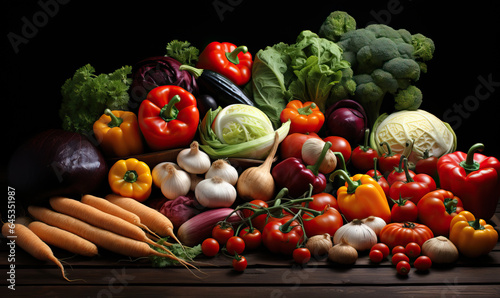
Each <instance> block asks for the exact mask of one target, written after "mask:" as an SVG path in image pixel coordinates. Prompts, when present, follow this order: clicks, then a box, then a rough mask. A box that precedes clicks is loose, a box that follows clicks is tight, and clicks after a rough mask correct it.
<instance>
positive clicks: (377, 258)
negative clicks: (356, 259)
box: [369, 249, 384, 263]
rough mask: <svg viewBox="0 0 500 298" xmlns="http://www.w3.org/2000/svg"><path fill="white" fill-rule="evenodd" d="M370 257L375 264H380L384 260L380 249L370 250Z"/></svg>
mask: <svg viewBox="0 0 500 298" xmlns="http://www.w3.org/2000/svg"><path fill="white" fill-rule="evenodd" d="M369 257H370V261H372V262H373V263H380V262H382V260H383V259H384V254H383V253H382V252H381V251H380V250H378V249H372V250H370V254H369Z"/></svg>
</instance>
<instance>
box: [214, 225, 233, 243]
mask: <svg viewBox="0 0 500 298" xmlns="http://www.w3.org/2000/svg"><path fill="white" fill-rule="evenodd" d="M233 236H234V230H233V228H232V227H231V226H230V225H227V226H223V225H221V224H218V225H216V226H215V227H214V228H213V229H212V237H213V238H214V239H215V240H217V242H219V244H220V245H226V242H227V240H228V239H229V238H231V237H233Z"/></svg>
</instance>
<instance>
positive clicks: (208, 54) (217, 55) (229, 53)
mask: <svg viewBox="0 0 500 298" xmlns="http://www.w3.org/2000/svg"><path fill="white" fill-rule="evenodd" d="M252 65H253V61H252V54H250V52H248V48H247V47H246V46H239V47H236V45H234V44H232V43H229V42H216V41H214V42H211V43H209V44H208V45H207V46H206V47H205V49H204V50H203V51H202V52H201V54H200V56H199V57H198V63H197V64H196V68H202V69H209V70H212V71H215V72H217V73H220V74H221V75H223V76H225V77H227V78H228V79H230V80H231V81H232V82H233V83H235V84H236V85H238V86H242V85H245V84H246V83H248V81H250V76H251V74H252Z"/></svg>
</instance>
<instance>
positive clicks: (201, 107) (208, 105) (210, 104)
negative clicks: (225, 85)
mask: <svg viewBox="0 0 500 298" xmlns="http://www.w3.org/2000/svg"><path fill="white" fill-rule="evenodd" d="M196 103H197V104H198V111H200V118H201V119H203V117H204V116H205V114H206V113H207V112H208V111H209V110H210V109H212V110H213V111H215V110H216V109H217V108H218V107H219V104H218V103H217V101H216V100H215V98H213V97H212V96H211V95H208V94H202V95H200V96H198V97H197V98H196Z"/></svg>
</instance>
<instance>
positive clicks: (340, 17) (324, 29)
mask: <svg viewBox="0 0 500 298" xmlns="http://www.w3.org/2000/svg"><path fill="white" fill-rule="evenodd" d="M355 29H356V20H355V19H354V18H353V17H351V16H350V15H349V14H348V13H347V12H345V11H334V12H332V13H330V15H329V16H328V17H327V18H326V19H325V21H324V22H323V24H322V25H321V27H320V28H319V32H318V34H319V36H320V37H324V38H326V39H329V40H331V41H334V42H337V41H338V40H339V38H340V36H342V34H344V33H346V32H349V31H352V30H355Z"/></svg>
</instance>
